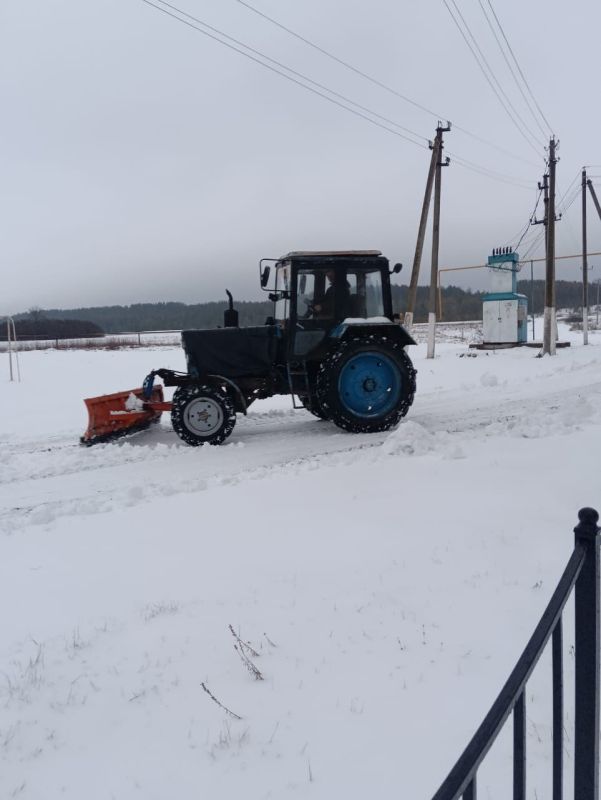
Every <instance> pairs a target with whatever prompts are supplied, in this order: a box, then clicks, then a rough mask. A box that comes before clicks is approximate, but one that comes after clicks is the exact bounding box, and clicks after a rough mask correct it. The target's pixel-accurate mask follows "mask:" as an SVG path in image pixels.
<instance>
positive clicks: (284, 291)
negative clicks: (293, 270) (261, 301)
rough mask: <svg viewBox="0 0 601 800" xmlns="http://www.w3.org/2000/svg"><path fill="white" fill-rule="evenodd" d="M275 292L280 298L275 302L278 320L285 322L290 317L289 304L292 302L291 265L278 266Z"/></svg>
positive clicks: (275, 313)
mask: <svg viewBox="0 0 601 800" xmlns="http://www.w3.org/2000/svg"><path fill="white" fill-rule="evenodd" d="M275 292H276V294H277V295H278V300H276V303H275V312H274V315H275V319H276V322H282V323H283V322H285V321H286V320H287V319H288V305H289V302H290V265H289V264H284V265H282V266H278V268H277V270H276V273H275Z"/></svg>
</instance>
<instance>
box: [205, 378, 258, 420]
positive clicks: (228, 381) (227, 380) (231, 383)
mask: <svg viewBox="0 0 601 800" xmlns="http://www.w3.org/2000/svg"><path fill="white" fill-rule="evenodd" d="M205 377H206V378H207V380H208V381H210V382H211V383H226V384H227V385H228V386H229V387H231V388H232V389H233V390H234V393H235V395H236V397H237V398H238V400H239V401H240V406H241V408H242V413H243V414H244V416H246V410H247V408H248V406H247V404H246V399H245V397H244V395H243V394H242V391H241V390H240V387H239V386H238V384H237V383H234V381H233V380H232V379H231V378H226V377H225V376H223V375H206V376H205Z"/></svg>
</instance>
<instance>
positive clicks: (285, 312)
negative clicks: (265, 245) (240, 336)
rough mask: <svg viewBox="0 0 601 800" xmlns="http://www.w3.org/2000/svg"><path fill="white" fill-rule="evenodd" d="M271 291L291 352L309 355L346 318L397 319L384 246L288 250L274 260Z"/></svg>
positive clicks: (264, 276) (265, 272)
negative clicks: (381, 247) (372, 248)
mask: <svg viewBox="0 0 601 800" xmlns="http://www.w3.org/2000/svg"><path fill="white" fill-rule="evenodd" d="M268 269H269V268H265V270H263V269H262V272H261V275H262V280H261V282H262V284H265V283H266V282H267V280H268V279H269V271H268ZM399 270H400V265H397V266H396V267H395V268H394V270H393V271H394V272H398V271H399ZM269 296H270V299H272V300H273V301H274V320H275V322H276V324H277V325H278V326H279V327H280V328H282V329H283V330H286V331H288V336H287V337H286V338H287V344H288V354H289V356H291V357H295V356H296V357H303V356H306V355H307V354H308V353H309V352H310V351H311V350H313V349H314V348H315V347H317V346H319V344H320V343H322V342H323V340H324V339H325V337H326V336H327V335H328V334H329V333H331V331H333V330H335V329H336V328H337V326H339V325H340V324H341V323H344V322H345V321H348V322H351V321H354V322H357V321H367V320H378V321H379V322H383V321H390V322H392V320H393V313H392V300H391V291H390V269H389V263H388V259H386V258H384V257H383V256H382V254H381V252H380V251H379V250H361V251H357V250H351V251H325V252H291V253H288V254H287V255H285V256H283V257H282V258H280V259H279V260H277V261H275V286H274V288H273V290H272V291H270V295H269Z"/></svg>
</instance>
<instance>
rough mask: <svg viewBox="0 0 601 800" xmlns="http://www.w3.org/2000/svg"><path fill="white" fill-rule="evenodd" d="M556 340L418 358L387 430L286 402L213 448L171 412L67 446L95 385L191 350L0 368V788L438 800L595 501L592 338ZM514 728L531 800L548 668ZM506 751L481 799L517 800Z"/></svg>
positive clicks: (505, 743)
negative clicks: (407, 405)
mask: <svg viewBox="0 0 601 800" xmlns="http://www.w3.org/2000/svg"><path fill="white" fill-rule="evenodd" d="M561 337H562V338H572V340H573V345H572V347H571V348H569V349H566V350H561V351H558V355H557V356H556V357H555V358H543V359H537V358H536V357H535V356H536V351H535V350H530V349H519V350H506V351H497V352H496V353H492V352H491V353H486V352H479V351H468V349H467V347H466V346H465V345H463V344H461V343H456V344H444V345H441V346H439V347H438V350H437V358H436V359H435V360H434V361H427V360H426V359H425V348H424V346H423V345H419V346H418V347H417V348H412V351H411V355H412V357H413V358H414V361H415V364H416V366H417V368H418V393H417V396H416V400H415V404H414V406H413V408H412V409H411V410H410V412H409V415H408V417H407V418H406V420H405V421H404V422H403V423H402V424H401V425H400V426H399V428H398V429H397V430H396V431H394V432H393V433H391V434H389V435H358V436H354V435H350V434H346V433H343V432H341V431H340V430H338V429H337V428H335V427H334V426H332V425H331V424H330V423H327V422H322V421H319V420H316V419H315V418H314V417H312V416H311V415H309V414H308V413H307V412H304V411H292V410H291V409H290V402H289V400H288V399H286V398H282V399H277V400H273V401H269V402H265V403H264V404H257V405H256V406H253V407H252V409H251V413H249V416H248V418H239V419H238V423H237V426H236V428H235V430H234V433H233V435H232V437H231V438H230V439H229V442H228V444H227V445H225V446H222V447H220V448H212V447H204V448H199V449H197V448H188V447H186V446H184V445H183V444H182V443H181V442H180V440H179V439H178V438H177V437H176V435H175V434H174V433H173V432H172V430H171V428H170V426H169V421H168V418H167V416H166V415H165V419H164V422H163V423H162V425H161V426H160V427H154V428H153V430H149V431H145V432H142V433H140V434H137V435H136V436H134V437H132V438H131V439H129V440H122V441H121V442H119V443H117V444H105V445H98V446H96V447H93V448H82V447H80V446H79V445H78V436H79V435H80V433H82V432H83V430H84V429H85V426H86V415H85V407H84V405H83V403H82V398H83V397H89V396H94V395H97V394H101V393H105V392H111V391H117V390H120V389H128V388H131V387H134V386H136V385H139V383H140V381H141V379H142V377H143V376H144V375H145V374H146V372H148V371H149V370H150V369H152V368H155V367H159V366H164V367H172V368H174V369H183V368H184V358H183V354H182V352H181V351H180V350H179V349H178V348H173V349H165V348H157V349H156V350H152V349H142V350H140V349H134V350H118V351H94V350H83V351H60V350H59V351H53V350H48V351H33V352H25V353H22V354H21V373H22V379H23V380H22V382H21V383H20V384H18V383H9V382H8V363H7V356H6V355H2V356H0V383H1V386H2V391H1V395H0V411H1V415H0V454H1V458H0V609H1V611H0V614H1V620H2V625H1V630H2V636H1V637H0V709H1V713H0V797H2V798H4V797H7V798H9V797H18V798H32V799H35V800H54V799H55V798H66V799H67V800H82V798H85V799H86V800H96V798H98V800H100V799H101V798H102V800H104V799H105V798H107V799H108V798H118V800H129V798H138V797H139V798H143V799H144V800H167V799H169V800H171V799H172V798H177V800H188V798H190V800H192V798H194V800H196V799H199V798H207V799H208V798H210V800H226V799H227V800H229V798H234V797H244V798H247V799H248V800H255V799H256V800H258V799H259V798H274V799H276V800H279V799H280V798H282V799H283V800H286V799H287V798H295V797H307V798H315V799H316V800H317V799H319V800H325V799H326V798H328V800H331V798H345V800H359V798H361V800H363V798H365V797H366V796H371V795H374V796H377V797H383V798H387V797H398V798H403V800H404V799H405V798H406V799H407V800H408V799H409V798H411V799H412V800H413V798H424V800H428V798H429V797H430V796H431V795H432V794H433V792H434V791H435V789H436V788H437V787H438V784H439V783H440V781H441V780H442V779H443V777H444V776H445V774H446V772H447V771H448V769H449V768H450V767H451V766H452V764H453V762H454V761H455V759H456V757H457V756H458V755H459V753H460V752H461V750H462V749H463V747H464V745H465V744H466V743H467V740H468V738H469V736H471V734H472V733H473V731H474V729H475V727H476V726H477V725H478V724H479V722H480V721H481V719H482V717H483V715H484V713H485V712H486V711H487V710H488V706H489V705H490V703H491V701H492V700H493V699H494V697H495V696H496V694H497V692H498V690H499V689H500V687H501V684H502V683H503V681H504V680H505V678H506V676H507V674H508V672H509V671H510V669H511V668H512V666H513V664H514V662H515V660H516V658H517V656H518V655H519V653H520V652H521V649H522V648H523V646H524V644H525V642H526V640H527V639H528V637H529V635H530V633H531V631H532V629H533V627H534V625H535V624H536V622H537V621H538V618H539V615H540V613H541V611H542V609H543V608H544V606H545V605H546V603H547V601H548V599H549V597H550V594H551V592H552V590H553V588H554V586H555V584H556V582H557V579H558V577H559V575H560V573H561V571H562V570H563V567H564V565H565V562H566V561H567V558H568V557H569V554H570V552H571V548H572V542H573V537H572V532H571V530H572V528H573V526H574V524H575V523H576V521H577V520H576V512H577V510H578V509H579V508H580V507H581V506H584V505H593V506H595V505H597V506H599V505H601V485H600V481H599V468H598V459H599V453H600V452H601V405H600V400H601V334H595V335H592V336H591V345H589V346H588V347H583V346H581V344H580V342H579V338H580V337H579V335H577V334H570V333H568V332H567V330H562V331H561ZM468 355H469V357H468ZM570 614H571V606H569V607H568V613H567V618H566V633H565V638H566V642H565V662H566V671H567V674H566V683H567V687H568V694H567V697H566V707H567V708H566V712H567V713H566V730H567V734H568V737H567V742H566V748H567V750H566V759H567V763H566V768H567V769H566V772H567V774H566V787H569V786H570V782H569V773H570V768H571V765H572V757H571V748H572V743H573V733H572V722H573V716H572V711H571V699H570V694H569V692H570V688H569V687H570V685H571V681H572V680H573V675H572V673H573V669H572V668H573V656H572V653H573V650H572V649H571V644H572V642H571V616H570ZM230 625H231V626H232V627H233V630H234V632H235V633H236V634H237V635H239V636H240V637H241V638H242V639H243V640H244V641H246V642H249V643H250V645H251V646H252V648H254V650H255V651H256V652H257V653H258V655H257V656H255V655H253V654H251V653H250V651H249V650H247V651H246V655H247V657H248V656H250V660H251V662H252V664H254V665H255V667H256V669H257V670H258V671H259V674H260V677H261V678H262V680H261V679H257V676H256V675H255V674H253V672H252V668H251V667H250V666H249V664H247V663H245V661H244V659H243V658H242V657H241V655H240V652H239V650H236V649H234V645H235V644H236V643H237V642H236V639H235V638H234V636H233V635H232V632H231V631H230V628H229V626H230ZM202 684H204V686H205V687H206V689H208V690H209V691H210V692H211V693H212V694H213V695H214V697H215V698H216V699H217V700H218V701H219V702H220V703H222V704H223V705H224V706H226V707H227V708H228V709H229V710H230V711H231V712H233V714H236V715H237V716H238V717H240V718H241V719H238V718H236V717H234V716H233V714H230V713H228V712H227V711H225V710H223V709H222V708H220V707H219V706H218V705H217V703H216V702H214V701H213V699H211V697H210V696H209V694H207V692H206V691H205V689H204V688H203V685H202ZM527 721H528V748H529V773H528V776H529V795H528V796H529V797H531V798H535V797H537V798H543V797H545V796H549V793H550V786H551V739H550V736H551V734H550V655H548V654H545V655H544V656H543V660H542V661H541V664H540V665H539V668H538V669H537V671H536V672H535V674H534V676H533V678H532V679H531V681H530V684H529V688H528V692H527ZM510 758H511V730H508V731H505V732H504V733H503V734H502V737H501V739H500V740H499V742H498V743H497V744H496V745H495V747H494V748H493V750H491V752H490V754H489V756H488V758H487V761H486V762H485V766H484V767H483V768H482V770H481V773H480V776H479V791H480V796H481V797H484V798H490V800H497V798H498V799H499V800H500V798H505V797H507V796H509V795H510V787H511V769H510V764H511V761H510ZM570 791H571V789H570V790H569V791H568V792H567V794H566V796H567V797H570V796H571V794H570Z"/></svg>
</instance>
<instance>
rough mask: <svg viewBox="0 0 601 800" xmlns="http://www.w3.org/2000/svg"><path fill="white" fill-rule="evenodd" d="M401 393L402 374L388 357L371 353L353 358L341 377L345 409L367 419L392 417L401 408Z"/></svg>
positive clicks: (339, 379)
mask: <svg viewBox="0 0 601 800" xmlns="http://www.w3.org/2000/svg"><path fill="white" fill-rule="evenodd" d="M401 389H402V377H401V371H400V370H399V367H398V365H397V364H396V362H395V361H394V360H393V359H392V358H390V356H388V355H386V354H385V353H378V352H375V351H371V350H367V351H365V352H363V353H357V355H356V356H352V357H351V358H349V360H348V361H347V362H346V364H345V365H344V366H343V368H342V369H341V370H340V375H339V377H338V396H339V397H340V401H341V403H342V405H343V406H344V407H345V408H346V410H347V411H350V412H351V413H352V414H354V415H355V416H357V417H364V418H365V419H371V418H373V417H383V416H386V414H388V413H390V412H391V411H392V410H393V409H394V408H395V407H396V406H397V405H398V402H399V399H400V397H401Z"/></svg>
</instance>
